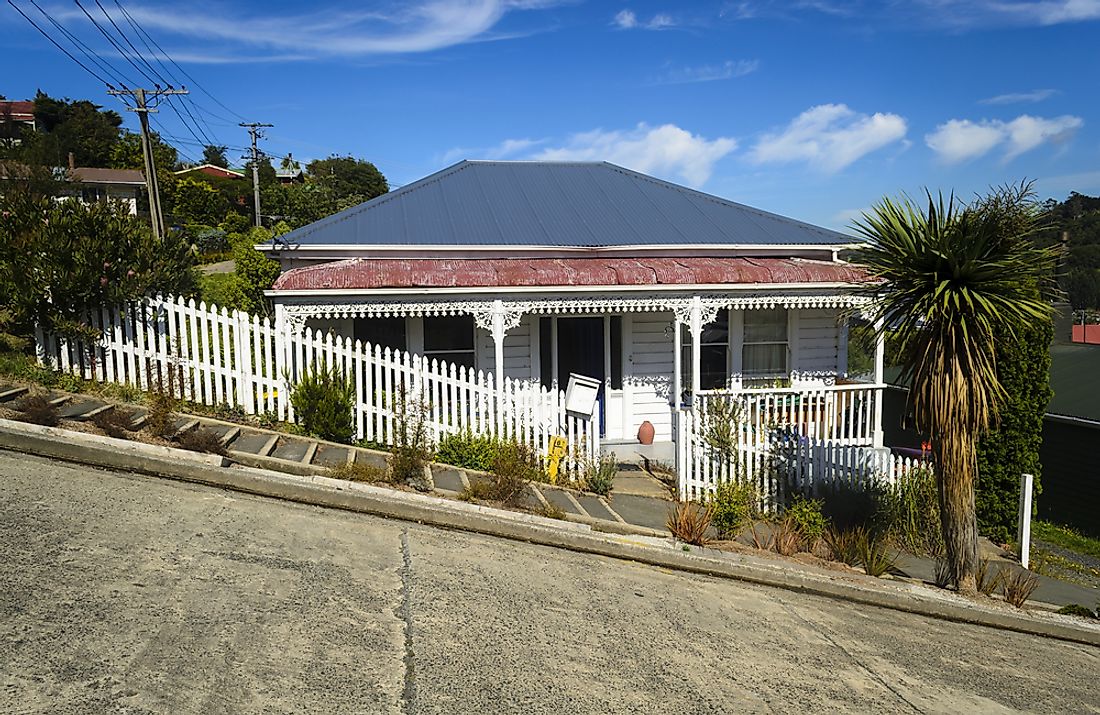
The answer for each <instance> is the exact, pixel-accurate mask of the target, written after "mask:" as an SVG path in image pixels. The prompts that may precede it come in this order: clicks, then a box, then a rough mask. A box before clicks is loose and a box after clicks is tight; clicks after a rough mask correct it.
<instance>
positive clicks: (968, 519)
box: [936, 431, 978, 595]
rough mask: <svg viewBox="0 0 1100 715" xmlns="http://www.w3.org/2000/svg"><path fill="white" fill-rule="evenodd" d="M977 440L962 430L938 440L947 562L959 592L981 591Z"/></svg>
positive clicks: (941, 502)
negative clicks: (976, 503)
mask: <svg viewBox="0 0 1100 715" xmlns="http://www.w3.org/2000/svg"><path fill="white" fill-rule="evenodd" d="M976 448H977V442H976V441H975V440H974V438H973V437H971V436H970V435H969V434H963V433H961V431H959V432H956V433H955V434H953V435H950V436H949V435H944V436H942V437H941V439H940V440H939V442H938V448H937V449H936V451H937V455H936V456H937V459H936V461H937V463H938V464H937V466H938V467H939V469H938V471H939V480H938V482H939V494H940V516H941V521H942V526H943V542H944V545H945V546H946V547H947V565H948V573H949V574H950V577H951V580H952V581H954V582H955V585H956V586H957V587H958V589H959V593H963V594H967V595H975V594H977V592H978V580H977V573H978V515H977V509H976V507H975V503H974V479H975V477H976V475H977V473H978V458H977V449H976Z"/></svg>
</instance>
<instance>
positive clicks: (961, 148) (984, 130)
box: [924, 114, 1085, 164]
mask: <svg viewBox="0 0 1100 715" xmlns="http://www.w3.org/2000/svg"><path fill="white" fill-rule="evenodd" d="M1084 124H1085V123H1084V121H1083V120H1082V119H1081V118H1080V117H1074V116H1070V115H1065V116H1061V117H1054V118H1051V119H1045V118H1043V117H1033V116H1030V115H1028V114H1021V115H1020V116H1019V117H1016V118H1015V119H1013V120H1012V121H1010V122H1003V121H1001V120H999V119H993V120H988V119H985V120H981V121H978V122H974V121H971V120H969V119H951V120H949V121H947V122H944V123H943V124H941V125H939V126H938V127H936V130H935V131H934V132H931V133H930V134H928V135H926V136H925V137H924V142H925V144H927V145H928V148H929V149H931V150H932V151H934V152H935V153H936V155H937V156H939V158H940V159H941V160H943V161H945V162H947V163H949V164H955V163H958V162H961V161H968V160H970V159H976V158H978V157H980V156H984V155H986V154H988V153H989V152H990V151H992V150H993V149H995V148H997V147H1002V148H1003V149H1004V160H1005V161H1009V160H1011V159H1014V158H1015V157H1017V156H1019V155H1020V154H1023V153H1025V152H1029V151H1031V150H1032V149H1035V148H1036V147H1038V146H1040V145H1042V144H1045V143H1048V142H1049V143H1053V144H1058V143H1062V142H1065V141H1068V140H1069V139H1070V137H1072V136H1073V133H1074V132H1075V131H1077V130H1078V129H1080V128H1081V127H1082V126H1084Z"/></svg>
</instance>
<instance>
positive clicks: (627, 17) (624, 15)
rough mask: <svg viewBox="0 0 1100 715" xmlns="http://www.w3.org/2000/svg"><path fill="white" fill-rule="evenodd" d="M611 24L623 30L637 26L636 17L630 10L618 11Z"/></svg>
mask: <svg viewBox="0 0 1100 715" xmlns="http://www.w3.org/2000/svg"><path fill="white" fill-rule="evenodd" d="M613 22H614V23H615V24H616V25H618V26H619V27H621V28H622V29H624V30H631V29H633V28H635V27H637V26H638V16H637V15H635V14H634V13H633V12H631V11H630V10H619V12H618V13H617V14H616V15H615V19H614V21H613Z"/></svg>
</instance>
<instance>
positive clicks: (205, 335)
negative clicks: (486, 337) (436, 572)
mask: <svg viewBox="0 0 1100 715" xmlns="http://www.w3.org/2000/svg"><path fill="white" fill-rule="evenodd" d="M90 324H91V326H92V327H93V328H95V329H96V330H97V331H99V332H100V334H101V338H100V339H99V340H97V341H95V342H91V343H86V342H85V341H82V340H68V339H65V338H61V337H58V336H51V335H45V334H43V333H42V332H41V331H40V332H39V333H38V334H37V336H36V338H37V342H38V348H39V358H40V359H41V360H42V361H43V362H44V363H48V364H51V365H54V366H56V367H57V368H59V369H61V370H63V371H66V372H71V373H73V374H76V375H80V376H81V377H82V378H84V379H86V380H98V381H100V382H111V383H118V384H125V385H131V386H133V387H135V388H138V389H140V390H147V389H150V388H151V387H154V386H156V385H157V384H159V382H158V381H162V380H163V381H168V380H171V384H172V386H173V390H174V391H175V392H176V393H177V394H178V395H179V396H181V397H182V398H184V399H186V400H190V401H192V402H196V403H200V404H204V405H210V406H217V405H228V406H231V407H236V408H240V409H241V410H243V411H244V412H245V413H246V414H250V415H253V414H262V413H270V414H271V415H272V416H273V417H275V418H277V419H279V420H291V421H293V420H294V408H293V405H292V404H291V403H290V399H289V396H290V390H291V389H292V386H293V385H294V384H296V383H297V381H298V380H299V379H300V378H301V376H302V375H304V374H305V373H306V371H308V370H312V369H314V368H315V367H317V366H322V365H323V366H335V367H336V368H337V369H339V370H340V371H341V372H342V373H343V374H344V375H345V376H347V377H348V379H349V380H350V381H352V382H353V383H354V387H355V392H354V395H355V398H354V406H353V413H354V414H353V417H354V422H355V430H356V435H357V438H358V439H366V440H370V441H372V442H376V443H379V444H384V445H393V444H394V443H395V441H396V434H395V430H396V427H397V425H396V418H397V416H398V415H400V414H401V413H402V412H403V411H404V410H407V409H413V408H414V406H418V405H419V406H421V407H422V410H423V413H424V417H425V423H426V426H427V429H428V431H429V434H430V436H431V437H432V438H433V439H434V440H436V441H438V440H439V439H440V438H442V437H443V436H444V435H447V434H452V433H462V432H467V431H469V432H472V433H474V434H483V435H492V436H497V437H501V438H506V439H513V440H516V441H519V442H523V443H525V444H528V445H530V446H531V447H532V448H533V449H535V450H537V452H538V453H539V454H546V452H547V447H548V445H549V441H550V438H551V437H553V436H556V435H560V436H562V437H565V439H566V441H567V444H568V447H567V460H566V465H565V466H566V468H576V467H577V466H578V465H579V463H580V462H581V461H582V460H585V459H591V458H593V457H595V456H596V455H598V454H599V417H598V411H594V413H593V414H592V415H591V416H577V415H574V414H573V413H570V412H567V411H566V409H565V393H564V391H562V390H552V389H548V388H544V387H542V386H541V385H537V384H533V383H529V382H523V381H519V380H512V379H505V380H504V382H503V384H502V385H500V386H499V387H498V386H497V385H494V378H493V375H492V374H490V373H486V372H482V371H475V370H472V369H468V368H466V367H464V366H456V365H454V364H453V363H448V362H444V361H440V360H435V359H432V360H428V359H426V358H423V357H421V356H419V355H414V354H411V353H408V352H405V351H400V350H391V349H390V348H383V347H381V346H378V345H371V344H369V343H360V341H358V340H352V339H350V338H347V337H343V336H337V335H333V334H332V333H321V332H313V331H311V330H309V329H306V330H304V331H303V332H301V333H297V332H293V331H290V330H280V329H279V328H278V327H277V326H276V325H274V324H273V322H272V321H270V320H268V319H266V318H260V317H259V316H255V315H249V314H247V313H242V312H240V311H227V310H226V309H224V308H218V307H217V306H214V305H211V306H207V305H205V304H204V303H201V302H200V303H196V302H195V301H194V300H184V299H182V298H179V299H163V298H155V299H148V300H146V301H144V302H143V303H138V304H135V305H134V306H131V307H128V308H118V309H107V308H104V309H103V310H102V311H100V313H98V314H96V315H92V316H90Z"/></svg>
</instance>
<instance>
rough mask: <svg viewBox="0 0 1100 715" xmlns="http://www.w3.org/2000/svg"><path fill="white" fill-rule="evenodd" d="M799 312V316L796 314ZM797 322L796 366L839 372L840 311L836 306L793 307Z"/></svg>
mask: <svg viewBox="0 0 1100 715" xmlns="http://www.w3.org/2000/svg"><path fill="white" fill-rule="evenodd" d="M795 314H797V317H795ZM791 315H792V319H793V320H794V321H796V322H797V328H796V329H795V331H794V332H795V335H796V336H797V337H796V338H795V341H794V343H795V344H792V345H791V349H792V351H793V355H792V357H793V360H792V367H793V368H794V369H795V370H797V371H798V372H804V373H828V374H830V375H832V374H835V373H836V369H837V355H838V352H837V351H838V349H839V346H840V322H839V317H840V316H839V312H838V311H837V310H836V309H835V308H816V309H806V310H797V311H795V310H792V311H791Z"/></svg>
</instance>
